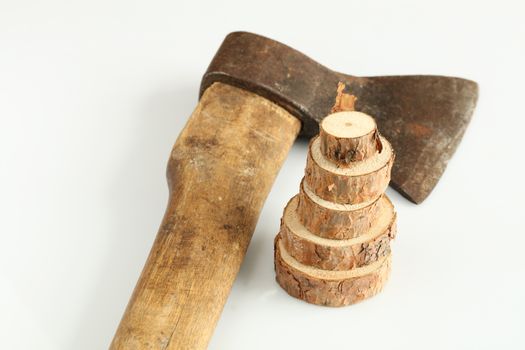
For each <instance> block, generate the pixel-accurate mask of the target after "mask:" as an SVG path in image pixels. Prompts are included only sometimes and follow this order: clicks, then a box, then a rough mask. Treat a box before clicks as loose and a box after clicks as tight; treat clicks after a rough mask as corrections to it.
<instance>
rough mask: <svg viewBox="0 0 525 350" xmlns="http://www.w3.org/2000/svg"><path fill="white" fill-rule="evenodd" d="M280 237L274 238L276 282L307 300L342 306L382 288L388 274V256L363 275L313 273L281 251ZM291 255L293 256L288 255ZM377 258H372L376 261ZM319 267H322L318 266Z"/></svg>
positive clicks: (289, 291) (389, 260)
mask: <svg viewBox="0 0 525 350" xmlns="http://www.w3.org/2000/svg"><path fill="white" fill-rule="evenodd" d="M279 241H280V237H279V236H277V237H276V239H275V272H276V279H277V282H278V283H279V285H280V286H281V287H282V288H283V289H284V290H285V291H286V292H287V293H288V294H290V295H291V296H293V297H295V298H298V299H301V300H304V301H306V302H308V303H312V304H317V305H325V306H345V305H350V304H355V303H357V302H360V301H362V300H364V299H366V298H369V297H371V296H373V295H375V294H377V293H378V292H379V291H381V290H382V288H383V286H384V284H385V282H386V281H387V279H388V276H389V274H390V266H391V257H390V255H388V256H387V257H385V258H383V259H382V260H381V262H380V264H379V266H378V267H377V268H376V269H374V270H372V271H369V272H368V273H366V274H364V275H357V276H353V277H350V278H344V277H343V278H341V277H340V274H337V272H340V271H332V272H328V274H330V273H332V274H334V278H327V277H326V275H327V273H326V272H322V273H321V274H322V275H323V277H321V276H314V275H312V274H311V273H309V272H306V271H305V269H304V268H295V267H293V266H291V265H290V264H289V263H287V262H286V261H285V260H284V259H283V257H282V255H281V253H282V252H281V246H280V244H279ZM291 259H293V258H291ZM377 263H379V262H376V264H377ZM297 264H299V265H298V266H304V265H301V264H300V263H299V262H297ZM320 271H323V270H320Z"/></svg>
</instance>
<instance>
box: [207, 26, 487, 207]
mask: <svg viewBox="0 0 525 350" xmlns="http://www.w3.org/2000/svg"><path fill="white" fill-rule="evenodd" d="M214 82H223V83H227V84H231V85H234V86H238V87H242V88H243V89H246V90H249V91H252V92H254V93H257V94H259V95H261V96H264V97H266V98H267V99H269V100H271V101H273V102H275V103H277V104H279V105H280V106H282V107H284V108H285V109H287V110H288V111H289V112H290V113H292V114H294V115H295V116H297V117H298V118H299V119H300V120H301V121H302V123H303V125H302V130H301V134H302V135H303V136H306V137H311V136H313V135H315V134H317V132H318V123H319V122H320V121H321V119H322V118H324V117H325V116H326V115H328V114H329V113H330V110H331V108H332V106H333V105H334V101H335V98H336V94H337V86H338V83H340V82H342V83H344V84H345V85H346V89H347V91H348V92H349V93H351V94H352V95H354V96H356V97H357V101H356V104H355V109H356V110H359V111H363V112H365V113H367V114H370V115H372V116H373V117H374V118H376V120H377V122H378V126H379V130H380V131H381V133H382V134H384V135H385V136H386V138H387V139H389V140H390V141H391V142H392V145H393V146H394V149H395V150H396V154H397V158H396V162H395V164H394V168H393V170H392V181H391V185H392V186H393V187H394V188H395V189H396V190H397V191H399V192H400V193H401V194H402V195H404V196H405V197H407V198H408V199H410V200H412V201H413V202H415V203H420V202H422V201H423V200H424V199H425V198H426V197H427V196H428V195H429V194H430V192H431V191H432V189H433V188H434V186H435V185H436V184H437V182H438V181H439V178H440V177H441V175H442V174H443V171H444V170H445V168H446V166H447V162H448V161H449V159H450V158H451V157H452V155H453V154H454V152H455V150H456V147H457V146H458V144H459V142H460V141H461V138H462V137H463V133H464V132H465V129H466V127H467V125H468V123H469V121H470V118H471V116H472V112H473V110H474V107H475V105H476V101H477V96H478V87H477V84H476V83H475V82H473V81H470V80H465V79H461V78H453V77H443V76H431V75H413V76H380V77H355V76H351V75H346V74H342V73H338V72H334V71H332V70H330V69H328V68H326V67H324V66H322V65H320V64H319V63H317V62H315V61H313V60H312V59H310V58H309V57H307V56H305V55H303V54H302V53H300V52H298V51H296V50H294V49H292V48H290V47H288V46H286V45H284V44H281V43H279V42H277V41H274V40H271V39H268V38H265V37H262V36H259V35H255V34H251V33H246V32H235V33H231V34H229V35H228V36H227V37H226V39H224V42H223V43H222V45H221V46H220V48H219V50H218V51H217V54H216V55H215V57H214V59H213V60H212V62H211V64H210V66H209V67H208V70H207V71H206V73H205V74H204V77H203V79H202V84H201V94H202V93H203V92H204V90H206V88H208V87H209V86H210V85H211V84H212V83H214Z"/></svg>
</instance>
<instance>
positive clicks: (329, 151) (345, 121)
mask: <svg viewBox="0 0 525 350" xmlns="http://www.w3.org/2000/svg"><path fill="white" fill-rule="evenodd" d="M319 140H320V148H321V153H322V154H323V155H324V156H325V157H326V158H327V159H329V160H330V161H332V162H334V163H335V164H337V165H339V166H343V167H344V166H348V165H350V164H351V163H352V162H356V161H360V160H363V159H367V158H370V157H372V156H374V155H375V154H376V153H377V152H379V151H380V150H381V148H382V145H381V141H380V139H379V133H378V131H377V125H376V122H375V120H374V119H373V118H372V117H370V116H369V115H367V114H365V113H362V112H355V111H347V112H338V113H333V114H330V115H328V116H326V117H325V118H324V119H323V120H322V121H321V123H320V125H319Z"/></svg>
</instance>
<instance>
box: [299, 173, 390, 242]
mask: <svg viewBox="0 0 525 350" xmlns="http://www.w3.org/2000/svg"><path fill="white" fill-rule="evenodd" d="M380 198H381V197H379V198H377V199H375V200H373V201H372V202H362V203H359V204H354V205H352V204H337V203H332V202H329V201H326V200H324V199H322V198H321V197H319V196H317V195H316V194H315V193H313V191H312V190H311V189H310V188H309V187H308V185H307V184H306V183H305V181H304V179H303V181H302V182H301V190H300V193H299V202H298V205H297V214H298V215H299V219H300V220H301V223H302V224H303V225H304V226H305V227H306V228H307V229H308V231H310V232H312V233H313V234H315V235H317V236H320V237H323V238H329V239H351V238H355V237H358V236H359V235H361V234H364V233H366V232H368V230H369V229H370V227H372V225H373V223H374V222H375V220H376V219H377V217H378V213H379V211H380V210H381V204H384V201H381V200H380Z"/></svg>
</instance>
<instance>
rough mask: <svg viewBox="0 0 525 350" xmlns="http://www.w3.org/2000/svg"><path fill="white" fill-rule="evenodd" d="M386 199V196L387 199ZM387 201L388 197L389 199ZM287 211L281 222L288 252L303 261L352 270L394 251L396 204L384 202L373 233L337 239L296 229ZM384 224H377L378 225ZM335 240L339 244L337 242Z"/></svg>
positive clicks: (318, 265)
mask: <svg viewBox="0 0 525 350" xmlns="http://www.w3.org/2000/svg"><path fill="white" fill-rule="evenodd" d="M383 200H385V199H383ZM385 201H386V200H385ZM287 210H293V208H287V209H285V214H284V216H283V220H282V223H281V230H280V236H281V238H282V242H283V246H284V248H285V249H286V251H287V252H288V253H289V254H290V255H291V256H292V257H293V258H294V259H295V260H297V261H299V262H300V263H302V264H305V265H308V266H312V267H316V268H319V269H323V270H338V271H340V270H351V269H354V268H358V267H362V266H365V265H368V264H370V263H373V262H375V261H378V260H379V259H381V258H382V257H384V256H387V255H389V254H390V240H392V239H393V238H394V237H395V233H396V215H395V213H394V209H393V207H392V206H388V205H383V213H381V215H384V217H383V218H382V220H381V221H380V222H378V223H377V224H376V227H374V228H373V229H372V230H371V231H372V232H374V231H375V232H377V234H376V233H375V232H374V234H373V235H365V236H361V237H359V238H357V239H350V240H337V241H335V242H334V240H330V239H315V236H313V235H312V236H313V237H312V236H306V235H304V234H300V233H299V232H298V231H295V230H294V226H295V225H294V224H292V223H291V222H290V221H291V220H293V219H291V218H292V216H290V215H287V213H286V211H287ZM379 225H380V226H381V227H377V226H379ZM334 243H335V244H334Z"/></svg>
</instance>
